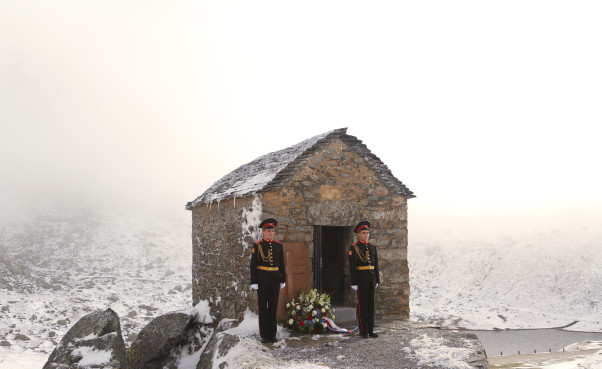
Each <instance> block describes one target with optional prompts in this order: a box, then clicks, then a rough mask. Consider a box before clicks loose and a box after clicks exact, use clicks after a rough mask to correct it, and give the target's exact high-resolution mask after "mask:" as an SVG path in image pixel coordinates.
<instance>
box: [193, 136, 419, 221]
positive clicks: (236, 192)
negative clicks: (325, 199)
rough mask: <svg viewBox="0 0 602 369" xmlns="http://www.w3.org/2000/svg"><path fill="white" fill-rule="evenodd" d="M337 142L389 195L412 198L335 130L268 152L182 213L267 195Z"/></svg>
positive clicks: (352, 139)
mask: <svg viewBox="0 0 602 369" xmlns="http://www.w3.org/2000/svg"><path fill="white" fill-rule="evenodd" d="M336 139H339V140H341V141H343V142H345V143H346V144H347V145H349V146H350V147H351V148H352V149H354V150H355V151H356V152H357V153H358V154H359V155H360V156H362V157H363V158H364V160H366V163H367V164H368V166H370V167H371V168H372V169H373V170H374V171H375V172H376V173H377V174H378V175H379V176H380V177H381V179H382V180H383V182H384V183H385V184H386V185H387V187H388V188H389V190H391V191H393V193H395V194H398V195H402V196H405V197H408V198H412V197H415V196H414V194H413V193H412V191H410V190H409V189H408V188H407V187H406V186H405V185H404V184H403V183H401V181H400V180H398V179H397V178H395V177H394V176H393V174H392V173H391V170H389V168H388V167H387V166H386V165H385V164H384V163H383V162H382V161H381V160H380V159H379V158H378V157H377V156H376V155H374V154H373V153H372V152H371V151H370V150H369V149H368V147H366V145H364V144H363V143H362V141H360V140H358V139H357V138H356V137H355V136H351V135H348V134H347V128H340V129H335V130H332V131H328V132H325V133H323V134H320V135H317V136H314V137H312V138H309V139H307V140H305V141H302V142H300V143H298V144H296V145H293V146H290V147H287V148H286V149H283V150H280V151H276V152H272V153H269V154H266V155H263V156H260V157H259V158H257V159H255V160H253V161H251V162H250V163H247V164H245V165H242V166H240V167H239V168H238V169H236V170H234V171H232V172H230V173H228V174H226V175H225V176H224V177H222V178H221V179H220V180H218V181H217V182H215V183H214V184H213V185H212V186H211V187H209V188H208V189H207V190H206V191H205V192H203V194H202V195H201V196H199V197H197V198H196V199H195V200H194V201H191V202H189V203H187V204H186V209H188V210H192V209H193V208H194V207H195V206H197V205H199V204H202V203H205V204H208V203H211V202H214V201H221V200H224V199H228V198H232V197H243V196H247V195H250V194H255V193H260V192H266V191H271V190H275V189H278V188H280V187H281V186H282V185H283V184H285V183H286V180H287V179H288V178H289V177H291V176H292V175H293V174H294V173H296V172H297V171H298V169H300V167H302V166H303V165H304V164H305V162H306V160H307V158H308V157H309V156H310V155H311V154H312V153H313V152H315V151H317V150H319V149H320V148H321V147H323V146H325V145H328V144H329V143H330V142H331V141H333V140H336Z"/></svg>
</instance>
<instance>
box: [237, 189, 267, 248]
mask: <svg viewBox="0 0 602 369" xmlns="http://www.w3.org/2000/svg"><path fill="white" fill-rule="evenodd" d="M261 214H262V204H261V198H260V197H259V195H255V197H254V198H253V202H252V203H251V207H249V208H245V207H243V208H242V224H241V226H242V232H241V233H242V237H241V239H240V244H241V245H243V252H244V249H245V248H247V247H248V246H249V245H248V244H247V242H245V238H247V237H251V239H252V240H258V239H260V232H259V224H260V223H261Z"/></svg>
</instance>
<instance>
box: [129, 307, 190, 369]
mask: <svg viewBox="0 0 602 369" xmlns="http://www.w3.org/2000/svg"><path fill="white" fill-rule="evenodd" d="M193 323H194V322H193V317H191V316H190V315H188V314H185V313H169V314H165V315H161V316H159V317H157V318H155V319H153V320H152V321H151V322H150V323H148V325H147V326H146V327H144V328H142V330H141V331H140V333H139V334H138V337H137V338H136V340H135V341H134V342H133V343H132V346H131V347H130V349H129V350H128V352H127V360H128V367H129V369H162V368H163V367H164V366H169V364H170V363H172V362H173V361H174V359H175V358H176V357H177V356H176V355H177V353H176V352H174V350H175V349H177V348H178V347H180V346H183V345H186V344H188V333H187V332H188V330H189V329H190V328H191V327H192V324H193Z"/></svg>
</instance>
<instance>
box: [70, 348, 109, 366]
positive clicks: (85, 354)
mask: <svg viewBox="0 0 602 369" xmlns="http://www.w3.org/2000/svg"><path fill="white" fill-rule="evenodd" d="M73 354H74V355H77V356H81V357H82V359H81V360H80V361H79V362H78V363H77V365H78V366H80V367H85V366H87V365H101V364H105V363H108V362H110V361H111V355H112V354H111V351H105V350H96V349H95V348H94V347H87V346H83V347H78V348H76V349H75V350H73Z"/></svg>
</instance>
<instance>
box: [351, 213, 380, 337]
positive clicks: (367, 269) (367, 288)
mask: <svg viewBox="0 0 602 369" xmlns="http://www.w3.org/2000/svg"><path fill="white" fill-rule="evenodd" d="M353 231H354V232H355V233H357V235H358V241H357V242H356V243H354V244H353V245H351V246H350V247H349V276H350V277H351V288H352V289H353V290H354V291H357V319H358V321H359V328H360V335H361V337H363V338H368V337H373V338H376V337H378V334H376V333H375V332H374V291H375V289H376V287H378V284H379V283H380V277H379V274H378V254H377V252H376V245H374V244H373V243H370V242H368V239H369V238H370V222H367V221H362V222H359V223H358V224H357V225H356V226H355V228H354V229H353Z"/></svg>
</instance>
